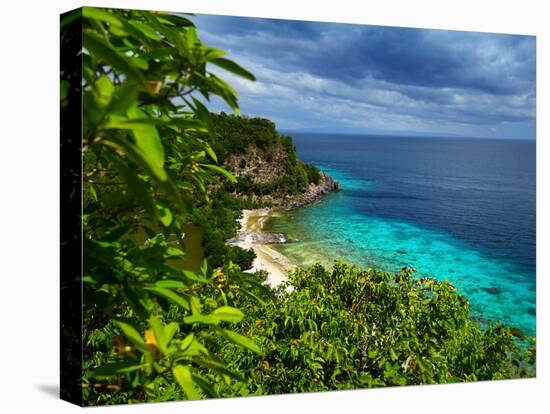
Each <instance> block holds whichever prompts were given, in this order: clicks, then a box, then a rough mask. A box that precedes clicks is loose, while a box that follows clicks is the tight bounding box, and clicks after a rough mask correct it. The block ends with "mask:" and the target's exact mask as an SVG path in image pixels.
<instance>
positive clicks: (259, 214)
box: [234, 208, 294, 288]
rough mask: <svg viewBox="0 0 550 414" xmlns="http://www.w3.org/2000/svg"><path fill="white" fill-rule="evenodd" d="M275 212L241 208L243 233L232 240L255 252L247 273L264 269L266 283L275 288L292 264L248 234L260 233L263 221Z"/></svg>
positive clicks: (282, 280)
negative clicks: (239, 237)
mask: <svg viewBox="0 0 550 414" xmlns="http://www.w3.org/2000/svg"><path fill="white" fill-rule="evenodd" d="M274 214H276V213H275V212H274V211H273V210H271V209H268V208H262V209H257V210H243V217H242V218H241V219H240V220H239V224H240V229H239V230H238V232H239V233H241V234H242V235H244V237H241V240H239V241H236V242H234V244H235V245H237V246H239V247H242V248H243V249H253V250H254V252H255V253H256V259H254V262H253V263H252V268H251V269H249V270H247V272H248V273H254V272H257V271H259V270H265V271H266V272H267V273H268V277H267V280H266V282H267V284H269V285H270V286H271V287H273V288H275V287H277V286H279V285H280V284H281V283H283V282H285V281H286V280H287V278H288V271H289V270H291V269H292V268H293V267H294V266H293V265H292V264H291V263H290V262H289V260H288V259H287V258H286V257H285V256H284V255H282V254H281V253H279V252H278V251H276V250H275V249H273V248H271V247H269V246H267V245H264V244H258V243H255V242H253V240H252V239H253V238H252V237H251V236H249V235H250V234H251V233H261V232H262V229H263V226H264V223H265V222H266V221H267V220H268V219H269V218H270V217H272V216H273V215H274Z"/></svg>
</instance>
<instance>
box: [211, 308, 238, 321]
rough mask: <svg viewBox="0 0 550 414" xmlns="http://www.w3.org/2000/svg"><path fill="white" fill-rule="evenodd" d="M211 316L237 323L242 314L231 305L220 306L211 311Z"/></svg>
mask: <svg viewBox="0 0 550 414" xmlns="http://www.w3.org/2000/svg"><path fill="white" fill-rule="evenodd" d="M211 315H212V316H214V317H216V318H218V319H219V320H220V321H224V322H231V323H237V322H240V321H241V320H242V318H243V317H244V314H243V313H242V312H241V311H240V310H239V309H237V308H233V307H231V306H222V307H220V308H218V309H216V310H214V311H213V312H212V313H211Z"/></svg>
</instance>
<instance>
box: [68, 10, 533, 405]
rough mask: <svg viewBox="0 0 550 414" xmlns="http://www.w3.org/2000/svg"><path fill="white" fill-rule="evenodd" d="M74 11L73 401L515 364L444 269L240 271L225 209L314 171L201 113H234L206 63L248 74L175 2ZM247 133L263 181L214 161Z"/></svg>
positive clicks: (267, 388) (494, 375)
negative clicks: (79, 43)
mask: <svg viewBox="0 0 550 414" xmlns="http://www.w3.org/2000/svg"><path fill="white" fill-rule="evenodd" d="M78 17H79V16H78V14H76V15H73V16H69V18H67V20H66V21H64V22H63V25H62V30H63V29H64V28H65V29H67V27H70V24H71V19H72V20H73V21H74V19H78ZM83 17H84V20H83V21H84V34H83V41H84V48H85V50H84V53H83V64H84V79H83V90H82V94H83V101H84V105H85V111H84V129H83V153H84V210H83V217H82V219H83V226H84V229H83V230H84V280H83V282H84V287H83V294H84V300H85V303H84V308H83V317H84V326H83V328H84V361H83V363H84V375H83V378H82V386H83V395H84V400H85V403H86V404H87V405H96V404H114V403H126V402H138V401H166V400H174V399H195V398H204V397H217V396H223V397H226V396H239V395H250V394H267V393H269V394H271V393H281V392H294V391H312V390H329V389H343V388H359V387H371V386H383V385H397V384H399V385H404V384H420V383H434V382H451V381H467V380H476V379H480V380H481V379H499V378H512V377H520V376H526V375H532V369H533V362H534V357H535V356H534V348H532V349H529V350H528V351H522V350H520V349H519V348H518V347H517V345H516V343H515V341H514V339H513V338H512V335H511V332H510V330H509V329H507V328H505V327H500V326H497V325H494V326H491V327H489V328H487V329H482V328H480V327H479V326H478V325H477V324H476V323H475V322H473V321H471V320H470V318H469V311H468V303H467V300H466V299H465V298H464V297H462V296H460V295H458V294H457V293H456V291H455V289H454V288H453V286H452V285H450V284H449V283H445V282H444V283H441V282H437V281H435V280H431V279H416V278H414V277H413V274H412V272H411V271H410V270H408V269H405V270H403V271H402V272H401V273H399V274H397V275H389V274H387V273H379V272H376V271H374V270H361V269H357V268H349V267H348V266H346V265H342V264H337V265H335V267H334V269H333V270H332V271H327V270H325V269H323V268H322V267H319V266H314V267H313V268H311V269H309V270H300V271H297V272H295V273H293V274H292V275H291V276H290V280H289V284H290V285H291V286H292V287H293V290H292V291H291V292H289V291H287V290H286V289H285V287H282V288H280V289H279V291H277V292H274V291H271V290H270V289H268V288H266V287H264V286H263V284H262V282H263V281H264V278H265V275H264V274H261V273H258V274H248V273H243V272H242V271H241V270H243V269H246V268H248V267H249V266H250V262H251V261H252V259H253V257H254V256H253V253H252V252H247V251H243V250H241V249H238V248H236V247H228V246H227V245H226V244H225V240H226V239H227V238H229V237H231V236H232V235H234V232H235V226H236V224H235V220H236V219H237V218H238V216H239V214H240V209H241V208H242V207H255V206H260V205H264V203H265V202H266V201H265V200H264V199H263V198H262V197H260V198H258V197H256V198H254V197H252V196H253V195H256V196H258V195H259V196H265V195H266V194H269V195H270V196H271V197H272V198H271V200H273V199H274V197H283V196H284V195H286V194H289V193H296V192H299V191H301V190H303V189H304V188H305V187H306V186H307V184H308V183H311V182H318V181H319V179H320V174H319V171H318V170H317V169H316V168H315V167H311V166H307V165H305V164H303V163H302V162H301V161H300V160H299V159H298V157H297V155H296V152H295V149H294V148H293V146H292V141H291V139H290V138H289V137H282V136H279V135H278V134H277V132H276V130H275V126H274V125H273V123H271V122H270V121H267V120H263V119H256V118H252V119H248V118H244V117H237V116H232V115H224V114H222V115H218V116H214V115H212V114H210V113H209V112H208V110H207V107H206V104H205V102H207V100H208V99H209V98H210V97H211V96H213V95H216V96H218V97H221V98H222V99H223V100H224V101H225V102H226V103H227V104H228V105H229V106H230V107H231V108H233V110H234V111H236V112H238V100H237V93H236V92H235V91H234V90H233V89H232V88H231V87H230V86H229V85H228V84H226V83H225V82H224V81H223V80H222V79H221V78H220V77H218V76H216V75H214V74H213V73H212V72H210V67H211V66H212V65H215V66H218V67H221V68H223V69H225V70H227V71H230V72H232V73H234V74H236V75H238V76H242V77H244V78H246V79H249V80H250V81H253V80H254V76H253V75H252V74H251V73H249V72H248V71H246V70H245V69H243V68H242V67H240V66H238V65H237V64H236V63H234V62H232V61H230V60H227V59H226V58H225V57H224V53H223V52H222V51H220V50H217V49H214V48H211V47H208V46H205V45H203V44H202V43H201V42H200V39H199V37H198V35H197V32H196V30H195V28H194V26H193V24H192V22H191V21H190V20H189V19H188V18H187V17H185V16H182V15H176V14H167V13H153V12H144V11H127V10H105V9H92V8H84V12H83ZM66 88H67V85H66V84H63V83H62V90H65V92H64V93H66ZM62 99H63V95H62ZM251 146H252V147H255V148H258V149H259V153H260V154H261V157H260V158H259V159H261V160H264V161H266V162H268V163H269V157H270V156H273V157H274V158H276V157H279V158H280V159H284V160H285V161H286V162H285V164H284V165H283V166H282V168H283V169H284V170H283V171H284V173H283V174H282V175H279V176H278V178H277V180H275V181H271V180H269V181H265V182H258V181H254V179H253V177H252V175H253V174H250V175H247V174H243V175H239V174H237V176H235V175H233V174H231V173H230V172H228V171H227V169H225V168H223V167H222V166H226V167H227V166H228V165H229V166H233V167H235V170H236V171H241V170H243V169H245V168H248V167H249V166H247V165H246V164H247V160H246V159H244V162H243V158H240V159H239V158H236V159H235V160H234V161H235V162H238V164H237V165H236V166H234V165H232V164H231V162H232V161H231V160H232V158H231V157H232V155H234V154H239V153H242V152H246V151H248V150H249V149H250V148H251ZM237 160H238V161H237ZM274 164H279V163H274ZM252 168H255V166H252ZM252 171H254V170H253V169H252ZM257 175H258V174H257ZM267 177H268V178H269V176H267ZM190 224H193V225H196V226H198V227H200V228H201V229H202V230H203V232H204V234H203V244H204V252H205V260H204V262H203V263H202V265H201V266H200V268H196V269H191V268H182V267H181V266H178V265H177V263H179V261H178V260H179V259H182V258H185V257H187V255H189V254H190V252H189V251H187V249H186V244H185V239H186V235H185V232H186V229H187V227H186V226H189V225H190Z"/></svg>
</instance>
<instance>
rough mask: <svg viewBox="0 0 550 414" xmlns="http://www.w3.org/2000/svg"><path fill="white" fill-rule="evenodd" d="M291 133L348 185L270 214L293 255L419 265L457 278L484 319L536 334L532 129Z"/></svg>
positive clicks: (313, 159)
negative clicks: (504, 134) (526, 134)
mask: <svg viewBox="0 0 550 414" xmlns="http://www.w3.org/2000/svg"><path fill="white" fill-rule="evenodd" d="M292 137H293V140H294V144H295V146H296V149H297V151H298V155H299V157H300V158H301V159H302V160H304V161H306V162H309V163H312V164H315V165H317V166H318V167H320V168H321V169H322V170H323V171H325V172H327V173H328V174H330V175H331V176H332V177H333V178H334V179H336V180H337V181H339V183H340V185H341V187H342V191H340V192H337V193H332V194H330V195H328V196H326V197H324V198H323V199H322V200H320V201H319V202H318V203H316V204H314V205H312V206H309V207H305V208H300V209H297V210H294V211H291V212H287V213H283V214H282V215H281V216H280V217H276V218H274V219H273V220H272V222H271V224H270V229H271V230H273V231H280V232H285V233H287V235H288V237H289V239H290V242H289V243H287V244H284V245H279V246H276V248H277V249H278V250H280V251H281V252H282V253H283V254H285V255H286V256H287V257H288V258H289V259H290V260H291V261H293V262H295V263H296V264H298V265H303V266H307V265H310V264H313V263H315V262H321V263H323V264H325V265H330V264H331V263H332V262H333V261H334V260H337V259H340V260H343V261H347V262H351V263H354V264H358V265H362V266H365V267H376V268H379V269H383V270H387V271H392V272H393V271H397V270H399V269H401V268H402V267H404V266H410V267H414V268H416V269H417V270H418V275H420V276H423V275H427V276H432V277H435V278H437V279H440V280H443V279H448V280H450V281H452V282H453V283H455V284H456V285H457V286H458V288H459V290H460V292H461V293H463V294H464V295H465V296H466V297H467V298H468V299H469V301H470V304H471V309H472V311H473V314H474V317H475V318H476V319H478V320H479V321H480V322H482V323H486V322H487V321H499V322H502V323H505V324H507V325H509V326H513V327H516V328H519V329H521V330H522V331H523V332H524V333H526V334H527V335H535V330H536V325H535V316H536V292H535V288H536V283H535V268H536V265H535V262H536V249H535V239H536V237H535V236H536V234H535V232H536V202H535V201H536V197H535V183H536V180H535V142H534V141H521V140H517V141H514V140H494V139H492V140H489V139H458V138H457V139H454V138H452V139H450V138H421V137H388V136H384V137H381V136H359V135H338V134H305V133H301V134H297V133H293V134H292Z"/></svg>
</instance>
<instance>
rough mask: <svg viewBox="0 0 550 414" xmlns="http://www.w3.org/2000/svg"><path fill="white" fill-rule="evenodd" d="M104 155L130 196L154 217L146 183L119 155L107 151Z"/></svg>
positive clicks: (154, 210) (153, 208)
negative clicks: (128, 190)
mask: <svg viewBox="0 0 550 414" xmlns="http://www.w3.org/2000/svg"><path fill="white" fill-rule="evenodd" d="M105 156H106V158H108V159H109V161H110V162H111V163H112V164H113V167H114V168H115V169H116V170H117V171H118V173H119V174H120V175H121V177H122V179H123V180H124V181H125V182H126V185H128V188H129V189H130V191H131V194H132V196H133V197H135V199H136V200H137V201H138V203H139V204H141V206H142V207H144V208H145V211H147V212H148V213H149V214H150V215H151V216H152V217H155V216H156V209H155V206H154V203H153V199H152V197H151V193H150V192H149V190H148V188H147V185H146V184H145V183H144V182H143V181H142V180H141V179H140V178H139V177H138V175H137V174H136V172H135V171H134V170H133V169H131V168H128V165H127V164H126V163H125V162H124V161H123V160H122V159H121V158H120V157H119V156H117V155H114V154H109V153H107V154H105Z"/></svg>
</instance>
